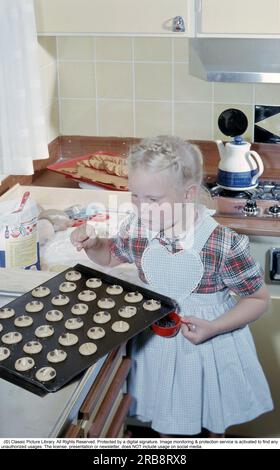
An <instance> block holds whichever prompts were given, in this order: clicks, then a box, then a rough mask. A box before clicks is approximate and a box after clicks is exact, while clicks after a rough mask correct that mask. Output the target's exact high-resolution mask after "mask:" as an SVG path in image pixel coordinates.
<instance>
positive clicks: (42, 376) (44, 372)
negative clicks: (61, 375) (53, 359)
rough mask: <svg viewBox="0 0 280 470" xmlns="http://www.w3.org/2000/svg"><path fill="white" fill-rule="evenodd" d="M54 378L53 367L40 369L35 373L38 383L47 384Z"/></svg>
mask: <svg viewBox="0 0 280 470" xmlns="http://www.w3.org/2000/svg"><path fill="white" fill-rule="evenodd" d="M55 377H56V371H55V370H54V368H53V367H41V369H39V370H37V372H36V379H37V380H39V381H40V382H49V381H50V380H53V379H54V378H55Z"/></svg>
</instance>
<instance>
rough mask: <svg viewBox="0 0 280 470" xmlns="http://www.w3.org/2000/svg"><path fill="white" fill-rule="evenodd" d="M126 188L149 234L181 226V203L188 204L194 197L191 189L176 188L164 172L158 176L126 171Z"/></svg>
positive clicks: (137, 171) (142, 171)
mask: <svg viewBox="0 0 280 470" xmlns="http://www.w3.org/2000/svg"><path fill="white" fill-rule="evenodd" d="M128 186H129V190H130V191H131V193H132V203H133V204H134V205H135V206H136V208H137V211H138V216H139V217H140V218H141V221H142V222H143V224H144V225H146V226H147V227H148V228H149V229H150V230H153V231H159V230H163V229H165V230H166V229H168V228H170V227H173V226H174V225H175V224H178V223H180V222H182V223H183V220H182V217H184V216H183V214H185V212H186V209H185V207H186V206H185V204H186V203H187V202H192V201H193V197H194V193H193V190H191V189H185V188H180V187H176V183H175V182H174V181H172V180H171V179H170V174H169V173H168V171H164V170H163V171H161V172H158V173H155V172H149V171H148V170H145V169H144V170H142V169H138V168H137V169H134V170H130V171H129V174H128ZM191 206H193V204H191ZM182 231H183V230H182Z"/></svg>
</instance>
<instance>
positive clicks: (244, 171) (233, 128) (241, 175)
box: [216, 109, 264, 191]
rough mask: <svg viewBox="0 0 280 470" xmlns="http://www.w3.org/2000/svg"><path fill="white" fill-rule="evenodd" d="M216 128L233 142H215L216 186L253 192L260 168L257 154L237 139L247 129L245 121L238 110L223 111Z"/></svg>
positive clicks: (260, 171) (248, 144)
mask: <svg viewBox="0 0 280 470" xmlns="http://www.w3.org/2000/svg"><path fill="white" fill-rule="evenodd" d="M218 126H219V129H220V130H221V132H223V133H224V134H225V135H227V136H230V137H233V138H234V139H233V140H232V141H231V142H227V143H226V144H223V142H222V141H221V140H216V143H217V146H218V150H219V154H220V162H219V165H218V181H217V183H218V185H219V186H221V187H222V188H225V189H229V190H231V191H242V190H246V189H253V188H256V187H257V185H258V178H259V177H260V176H261V174H262V173H263V171H264V167H263V162H262V159H261V157H260V156H259V154H258V153H257V152H255V151H254V150H250V148H251V144H250V143H249V142H246V141H244V140H243V139H242V137H241V134H243V133H244V132H245V131H246V129H247V127H248V120H247V117H246V116H245V114H244V113H243V112H242V111H240V110H238V109H226V110H225V111H223V112H222V113H221V114H220V116H219V120H218Z"/></svg>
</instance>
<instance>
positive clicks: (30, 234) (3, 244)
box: [0, 198, 40, 270]
mask: <svg viewBox="0 0 280 470" xmlns="http://www.w3.org/2000/svg"><path fill="white" fill-rule="evenodd" d="M20 203H21V198H19V199H13V200H12V201H5V202H1V203H0V266H1V267H6V268H23V269H34V270H37V269H40V257H39V242H38V233H37V218H38V213H39V211H38V208H37V205H36V203H35V202H34V201H32V200H31V199H28V200H27V201H26V203H25V205H24V207H23V208H22V210H20V211H17V210H18V208H19V206H20ZM13 211H17V212H15V213H14V214H13Z"/></svg>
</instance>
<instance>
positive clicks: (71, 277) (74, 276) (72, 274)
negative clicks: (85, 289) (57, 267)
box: [65, 270, 82, 281]
mask: <svg viewBox="0 0 280 470" xmlns="http://www.w3.org/2000/svg"><path fill="white" fill-rule="evenodd" d="M81 277H82V275H81V273H79V271H74V270H72V271H68V272H67V273H66V274H65V279H66V280H67V281H78V280H79V279H81Z"/></svg>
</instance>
